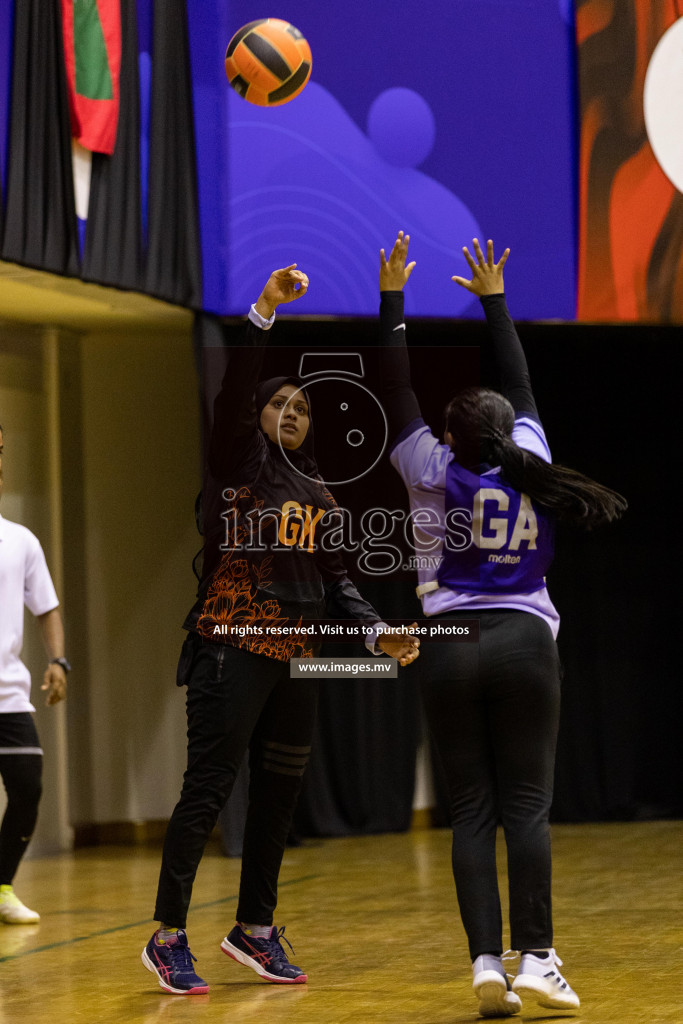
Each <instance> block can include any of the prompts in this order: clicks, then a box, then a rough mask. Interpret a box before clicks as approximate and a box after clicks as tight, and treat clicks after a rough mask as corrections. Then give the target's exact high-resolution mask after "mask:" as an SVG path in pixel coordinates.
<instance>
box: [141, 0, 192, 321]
mask: <svg viewBox="0 0 683 1024" xmlns="http://www.w3.org/2000/svg"><path fill="white" fill-rule="evenodd" d="M193 125H194V119H193V111H192V82H191V75H190V57H189V44H188V33H187V13H186V9H185V0H155V3H154V52H153V59H152V123H151V128H150V161H149V200H148V225H149V228H148V249H147V267H146V273H145V286H144V287H145V291H147V292H149V293H150V294H151V295H156V296H158V297H159V298H162V299H166V300H167V301H169V302H175V303H178V304H179V305H184V306H190V307H192V308H194V309H201V306H202V286H201V256H200V245H199V227H198V204H197V175H196V164H195V147H194V127H193Z"/></svg>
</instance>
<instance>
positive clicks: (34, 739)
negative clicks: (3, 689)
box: [0, 711, 43, 885]
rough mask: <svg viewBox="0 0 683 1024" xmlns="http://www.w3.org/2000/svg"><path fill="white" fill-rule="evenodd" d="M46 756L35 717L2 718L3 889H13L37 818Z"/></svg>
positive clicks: (0, 879) (0, 858)
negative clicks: (4, 791)
mask: <svg viewBox="0 0 683 1024" xmlns="http://www.w3.org/2000/svg"><path fill="white" fill-rule="evenodd" d="M42 773H43V752H42V750H41V747H40V741H39V739H38V733H37V732H36V727H35V724H34V722H33V715H32V714H31V713H30V712H28V711H26V712H16V713H14V712H10V713H8V714H2V715H0V776H2V781H3V784H4V786H5V790H6V792H7V807H6V809H5V814H4V817H3V819H2V826H0V885H11V884H12V880H13V878H14V876H15V874H16V871H17V868H18V867H19V862H20V861H21V858H22V857H23V856H24V853H25V852H26V849H27V847H28V844H29V842H30V839H31V835H32V834H33V829H34V828H35V824H36V819H37V817H38V804H39V803H40V796H41V793H42V782H41V780H42Z"/></svg>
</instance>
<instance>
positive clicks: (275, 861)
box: [154, 637, 318, 928]
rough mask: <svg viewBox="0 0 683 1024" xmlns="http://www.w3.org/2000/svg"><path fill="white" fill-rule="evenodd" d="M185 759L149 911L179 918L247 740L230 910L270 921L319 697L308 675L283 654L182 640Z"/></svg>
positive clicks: (250, 919) (171, 922)
mask: <svg viewBox="0 0 683 1024" xmlns="http://www.w3.org/2000/svg"><path fill="white" fill-rule="evenodd" d="M188 644H189V646H190V648H191V650H192V659H191V665H190V668H189V674H188V677H187V723H188V725H187V736H188V760H187V771H186V772H185V776H184V782H183V788H182V792H181V794H180V800H179V801H178V803H177V805H176V808H175V810H174V811H173V815H172V817H171V821H170V822H169V826H168V830H167V832H166V839H165V842H164V851H163V858H162V864H161V874H160V877H159V889H158V893H157V903H156V909H155V913H154V916H155V919H156V920H158V921H163V923H164V924H166V925H168V926H169V927H175V928H184V927H185V925H186V921H187V910H188V907H189V904H190V897H191V894H192V885H193V882H194V878H195V874H196V872H197V868H198V866H199V862H200V860H201V857H202V854H203V852H204V847H205V845H206V842H207V840H208V838H209V836H210V834H211V831H212V829H213V827H214V825H215V824H216V820H217V818H218V815H219V813H220V811H221V809H222V808H223V805H224V804H225V801H226V800H227V799H228V797H229V795H230V792H231V790H232V786H233V783H234V781H235V776H236V775H237V772H238V769H239V766H240V763H241V762H242V758H243V756H244V754H245V751H246V750H247V748H249V768H250V785H249V808H248V812H247V821H246V828H245V835H244V846H243V851H242V877H241V881H240V894H239V903H238V906H237V915H236V916H237V920H239V921H244V922H247V923H249V924H262V925H269V924H272V921H273V912H274V910H275V906H276V904H277V880H278V874H279V871H280V864H281V861H282V855H283V852H284V848H285V844H286V842H287V837H288V835H289V830H290V825H291V821H292V817H293V814H294V808H295V806H296V802H297V798H298V796H299V790H300V788H301V782H302V777H303V773H304V770H305V767H306V764H307V762H308V758H309V754H310V749H311V738H312V735H313V725H314V720H315V713H316V704H317V692H318V691H317V683H316V681H315V680H305V679H294V680H290V678H289V663H288V662H282V661H276V660H274V659H273V658H266V657H263V656H262V655H258V654H251V653H249V652H248V651H243V650H241V649H238V648H233V647H229V646H227V645H226V646H222V645H220V646H219V645H212V644H208V643H206V644H202V643H201V641H199V640H197V639H196V638H195V637H190V638H189V639H188V641H187V642H186V647H185V649H184V650H185V653H187V647H188Z"/></svg>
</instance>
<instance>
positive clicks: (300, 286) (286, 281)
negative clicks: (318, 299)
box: [254, 263, 308, 320]
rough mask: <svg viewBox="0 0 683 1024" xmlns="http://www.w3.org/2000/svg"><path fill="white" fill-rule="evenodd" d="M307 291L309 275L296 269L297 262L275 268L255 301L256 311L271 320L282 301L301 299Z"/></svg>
mask: <svg viewBox="0 0 683 1024" xmlns="http://www.w3.org/2000/svg"><path fill="white" fill-rule="evenodd" d="M307 291H308V277H307V276H306V274H304V272H303V271H302V270H297V269H296V263H292V264H291V265H290V266H289V267H283V268H282V269H281V270H274V271H273V273H272V274H271V275H270V277H269V278H268V280H267V281H266V284H265V287H264V289H263V291H262V292H261V294H260V295H259V297H258V299H257V300H256V302H255V303H254V306H255V308H256V312H257V313H260V315H261V316H262V317H265V319H266V320H270V318H271V316H272V315H273V313H274V312H275V310H276V308H277V307H278V306H279V305H280V304H281V303H283V302H293V301H294V300H295V299H300V298H301V296H302V295H305V294H306V292H307Z"/></svg>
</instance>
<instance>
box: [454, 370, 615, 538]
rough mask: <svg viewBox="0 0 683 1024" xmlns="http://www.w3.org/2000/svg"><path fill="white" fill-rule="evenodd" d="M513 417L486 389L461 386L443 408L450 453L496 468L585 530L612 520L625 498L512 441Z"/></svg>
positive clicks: (461, 460)
mask: <svg viewBox="0 0 683 1024" xmlns="http://www.w3.org/2000/svg"><path fill="white" fill-rule="evenodd" d="M514 422H515V413H514V410H513V408H512V406H511V405H510V403H509V402H508V400H507V399H506V398H504V397H503V395H500V394H498V392H497V391H491V390H489V389H488V388H466V389H465V390H464V391H461V392H460V393H459V394H457V395H456V396H455V398H453V399H452V400H451V402H450V403H449V405H448V407H447V408H446V429H447V430H448V431H449V432H450V434H451V436H452V439H453V443H452V447H453V452H454V454H455V457H456V459H457V460H458V462H459V463H460V464H461V465H463V466H465V467H467V468H471V467H473V466H476V465H479V464H480V463H482V462H487V463H489V464H490V465H492V466H500V468H501V472H502V475H503V477H504V478H505V480H506V482H507V483H508V484H510V486H511V487H514V489H515V490H516V491H523V492H524V493H525V494H528V495H529V497H530V498H532V499H533V500H534V501H537V502H538V503H539V505H542V506H543V507H544V508H546V509H548V511H549V512H551V513H552V514H553V515H555V516H557V518H558V519H566V520H569V521H570V522H572V523H574V524H576V525H577V526H581V527H583V528H584V529H586V530H591V529H593V527H595V526H600V525H601V524H602V523H610V522H612V521H613V520H614V519H618V518H619V517H620V516H621V515H623V513H624V512H625V511H626V508H627V507H628V506H627V502H626V499H625V498H623V497H622V496H621V494H617V492H616V491H612V490H610V488H609V487H603V485H602V484H599V483H596V481H595V480H591V479H590V478H589V477H587V476H584V475H583V473H577V472H576V470H574V469H568V468H567V467H566V466H557V465H551V464H550V463H548V462H545V461H544V460H543V459H541V458H539V457H538V455H534V454H533V452H528V451H525V449H524V448H520V447H519V446H518V445H517V444H515V442H514V441H513V440H512V437H511V434H512V428H513V426H514Z"/></svg>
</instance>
